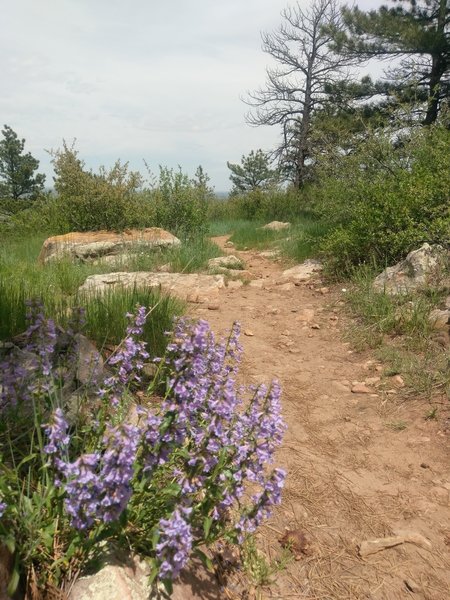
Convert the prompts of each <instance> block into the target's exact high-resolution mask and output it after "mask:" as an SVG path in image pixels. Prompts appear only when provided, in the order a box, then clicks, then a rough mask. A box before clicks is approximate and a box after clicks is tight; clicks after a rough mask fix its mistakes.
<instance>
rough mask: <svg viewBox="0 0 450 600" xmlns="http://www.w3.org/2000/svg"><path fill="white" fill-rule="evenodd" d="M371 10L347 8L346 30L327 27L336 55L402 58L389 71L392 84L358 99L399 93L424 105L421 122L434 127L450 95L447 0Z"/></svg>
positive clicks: (416, 0)
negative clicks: (382, 92) (441, 108)
mask: <svg viewBox="0 0 450 600" xmlns="http://www.w3.org/2000/svg"><path fill="white" fill-rule="evenodd" d="M392 1H393V2H394V4H395V6H392V7H387V6H382V7H380V8H379V9H377V10H372V11H369V12H364V11H361V10H360V9H359V8H357V7H355V8H349V7H345V8H343V9H342V18H343V22H344V25H345V30H344V31H342V30H341V29H336V28H334V29H333V28H329V31H330V32H331V33H332V34H333V38H334V44H333V45H332V48H333V49H334V50H335V51H338V52H342V53H343V54H344V55H347V56H352V57H355V58H357V57H359V58H360V59H361V60H369V59H380V60H386V59H399V60H400V63H399V64H398V65H397V66H394V67H391V68H390V69H389V70H388V71H387V73H386V74H387V76H388V82H387V83H384V84H381V83H379V82H378V83H377V82H376V83H374V84H372V86H368V85H367V80H366V85H365V89H364V85H363V86H361V87H360V88H359V89H356V88H355V89H354V94H355V96H358V95H359V96H360V97H364V96H366V97H370V96H371V95H375V94H377V93H379V91H380V86H381V87H384V91H385V92H391V93H392V92H394V91H395V92H396V93H397V95H398V97H399V98H400V100H405V99H406V100H410V101H411V100H412V99H413V98H417V99H419V100H423V101H425V102H426V109H425V116H424V119H423V123H424V124H425V125H429V124H431V123H433V122H434V121H435V120H436V119H437V117H438V114H439V109H440V106H441V104H442V102H443V101H445V100H447V101H448V98H449V94H450V8H449V5H448V4H447V0H392Z"/></svg>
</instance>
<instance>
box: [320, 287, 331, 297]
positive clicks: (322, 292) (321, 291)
mask: <svg viewBox="0 0 450 600" xmlns="http://www.w3.org/2000/svg"><path fill="white" fill-rule="evenodd" d="M329 291H330V288H327V287H321V288H320V290H319V292H320V293H321V294H322V296H324V295H325V294H328V292H329Z"/></svg>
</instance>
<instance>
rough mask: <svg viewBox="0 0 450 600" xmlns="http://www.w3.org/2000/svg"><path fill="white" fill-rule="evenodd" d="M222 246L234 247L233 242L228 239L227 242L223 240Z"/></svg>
mask: <svg viewBox="0 0 450 600" xmlns="http://www.w3.org/2000/svg"><path fill="white" fill-rule="evenodd" d="M223 246H224V248H234V244H233V242H232V241H231V240H228V241H227V242H225V244H224V245H223Z"/></svg>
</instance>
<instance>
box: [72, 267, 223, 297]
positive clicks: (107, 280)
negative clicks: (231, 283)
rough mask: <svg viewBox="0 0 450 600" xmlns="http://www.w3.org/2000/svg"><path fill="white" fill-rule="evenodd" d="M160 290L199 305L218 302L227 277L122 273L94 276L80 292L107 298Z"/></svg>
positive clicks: (191, 274) (84, 284)
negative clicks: (114, 294)
mask: <svg viewBox="0 0 450 600" xmlns="http://www.w3.org/2000/svg"><path fill="white" fill-rule="evenodd" d="M134 287H138V288H144V289H159V290H161V291H162V292H164V293H166V294H170V295H173V296H176V297H177V298H180V299H182V300H186V301H187V302H195V303H198V304H202V303H209V302H211V301H212V300H216V299H217V297H218V295H219V290H220V289H222V288H224V287H225V282H224V278H223V275H202V274H198V273H151V272H147V271H137V272H135V273H127V272H119V273H106V274H101V275H91V276H90V277H88V278H87V279H86V281H85V282H84V283H83V285H82V286H81V287H80V288H79V292H81V293H84V294H88V295H93V294H104V293H106V292H109V291H110V290H114V289H133V288H134Z"/></svg>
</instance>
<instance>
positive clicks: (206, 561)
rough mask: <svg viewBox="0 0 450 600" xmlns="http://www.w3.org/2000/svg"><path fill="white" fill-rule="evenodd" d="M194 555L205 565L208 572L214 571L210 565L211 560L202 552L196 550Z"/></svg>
mask: <svg viewBox="0 0 450 600" xmlns="http://www.w3.org/2000/svg"><path fill="white" fill-rule="evenodd" d="M195 555H196V556H198V557H199V559H200V560H201V561H202V563H203V564H204V565H205V567H206V568H207V569H208V571H214V566H213V564H212V561H211V559H210V558H209V556H207V555H206V554H205V553H204V552H203V551H202V550H199V549H198V548H196V549H195Z"/></svg>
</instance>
